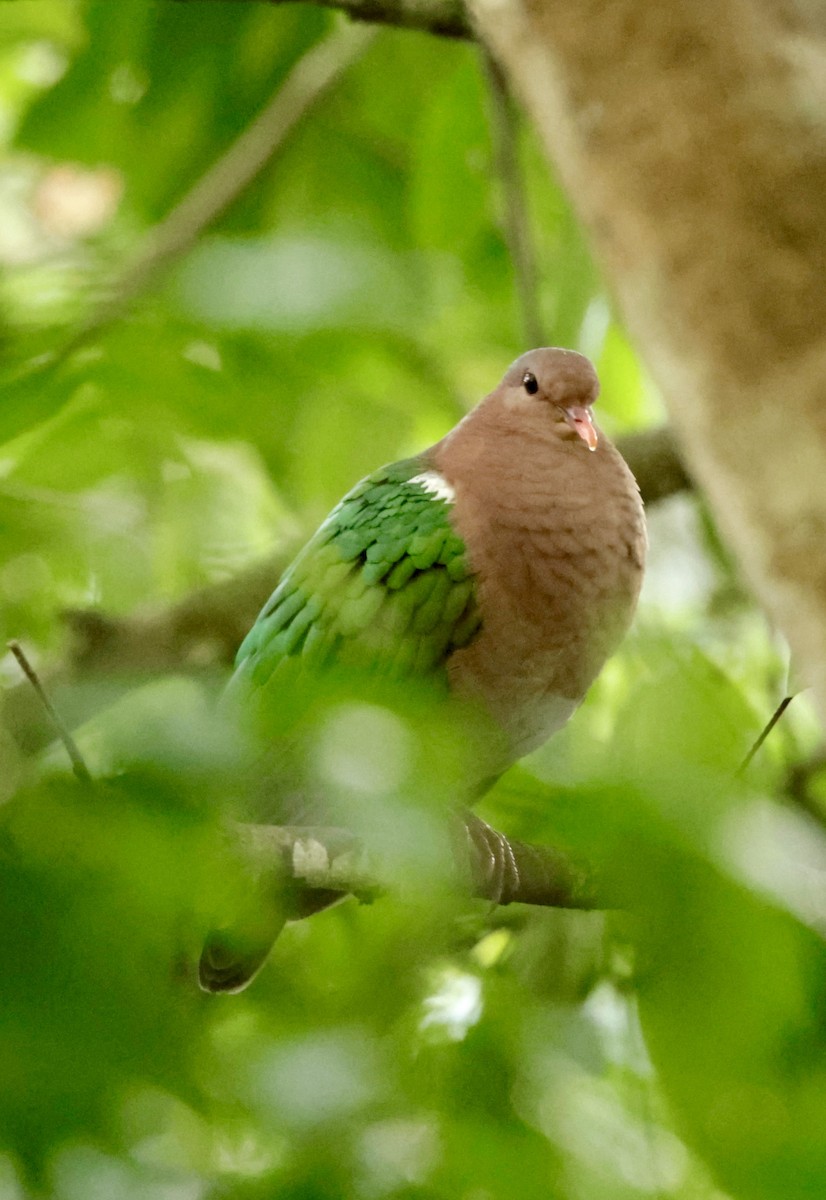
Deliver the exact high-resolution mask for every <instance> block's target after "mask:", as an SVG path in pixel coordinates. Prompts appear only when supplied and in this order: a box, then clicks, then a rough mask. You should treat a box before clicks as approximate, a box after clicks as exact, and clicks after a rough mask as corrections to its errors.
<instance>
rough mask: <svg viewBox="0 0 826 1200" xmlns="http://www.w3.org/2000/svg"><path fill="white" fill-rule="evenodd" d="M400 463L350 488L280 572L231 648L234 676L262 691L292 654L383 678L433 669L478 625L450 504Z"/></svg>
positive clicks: (412, 467)
mask: <svg viewBox="0 0 826 1200" xmlns="http://www.w3.org/2000/svg"><path fill="white" fill-rule="evenodd" d="M424 470H425V468H424V467H423V465H422V463H421V460H419V459H409V460H407V461H405V462H401V463H395V464H393V465H392V466H390V467H384V468H382V469H381V470H379V471H375V472H374V473H373V474H372V475H369V476H368V477H367V478H366V479H364V480H362V482H361V483H359V484H357V486H356V487H355V488H354V489H353V490H352V491H351V492H349V493H348V494H347V495H346V496H345V497H344V499H343V500H342V501H341V503H340V504H339V505H338V506H337V507H336V508H335V509H334V510H333V511H332V513H331V514H330V516H329V517H328V518H327V520H326V521H325V522H324V524H323V525H322V526H321V527H320V529H319V530H318V532H317V533H316V534H315V536H314V537H313V538H312V539H311V541H310V542H309V543H308V544H307V546H306V547H305V548H304V549H303V550H302V552H301V553H300V554H299V556H298V557H297V558H296V560H295V561H294V562H293V563H292V565H291V566H290V567H289V568H288V569H287V571H286V572H285V573H284V576H283V577H282V579H281V582H280V583H279V585H278V587H277V588H276V590H275V592H274V593H273V595H272V596H271V598H270V600H269V601H268V603H267V604H266V606H265V607H264V609H263V611H262V613H261V615H260V616H259V618H258V620H257V621H256V623H255V625H254V626H253V628H252V630H251V631H250V633H249V635H248V636H247V638H246V640H245V641H244V642H243V644H242V646H241V649H240V650H239V652H238V660H237V661H238V681H239V682H241V681H243V682H244V683H245V684H246V685H247V686H249V685H252V686H253V687H265V686H268V685H270V684H271V683H272V682H274V677H277V672H278V669H279V667H280V666H281V664H282V663H284V662H286V661H287V660H290V659H294V658H296V657H300V658H301V659H302V660H303V661H305V662H306V663H307V664H308V665H310V666H312V667H314V668H320V667H323V666H324V665H326V664H327V663H330V662H335V663H337V664H340V665H342V666H353V667H360V668H365V669H369V670H370V671H371V672H377V673H379V674H382V675H389V676H394V677H400V676H405V675H428V674H432V673H434V672H438V671H439V670H440V669H441V668H442V667H443V665H444V663H445V661H446V659H447V657H448V656H449V654H450V653H451V652H452V651H453V650H455V649H458V648H459V647H461V646H465V645H467V644H468V642H469V641H470V640H471V639H472V638H473V635H474V634H475V633H476V631H477V630H478V628H479V613H478V608H477V605H476V597H475V590H474V581H473V577H472V575H471V571H470V565H469V563H468V559H467V554H466V551H465V546H464V543H463V541H462V539H461V538H460V537H459V536H458V534H457V533H456V532H455V531H454V529H453V527H452V526H451V523H450V519H449V511H450V502H449V501H448V500H447V499H446V498H444V497H443V496H440V495H439V494H436V493H434V491H432V490H429V489H428V488H427V486H426V485H425V484H423V483H422V482H420V481H418V480H417V478H416V477H417V476H421V475H422V473H423V471H424Z"/></svg>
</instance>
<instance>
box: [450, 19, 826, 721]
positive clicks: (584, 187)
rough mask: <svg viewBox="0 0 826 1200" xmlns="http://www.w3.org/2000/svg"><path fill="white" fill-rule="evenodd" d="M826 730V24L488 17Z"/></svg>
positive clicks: (483, 30)
mask: <svg viewBox="0 0 826 1200" xmlns="http://www.w3.org/2000/svg"><path fill="white" fill-rule="evenodd" d="M470 8H471V12H472V15H473V18H474V20H475V22H476V25H477V27H478V29H479V31H480V34H481V36H482V37H483V38H484V40H485V41H486V42H487V43H488V45H489V46H490V48H491V50H492V52H493V53H494V55H495V56H496V57H497V58H498V60H499V61H500V63H501V64H502V66H503V68H504V70H505V71H506V72H507V74H508V76H509V78H510V81H511V85H512V87H513V88H514V90H515V91H516V92H517V94H518V95H520V96H521V99H522V101H523V103H524V105H525V107H526V109H527V111H528V113H529V115H530V116H531V118H532V120H533V122H534V124H535V125H536V127H537V128H538V130H539V132H540V134H541V136H542V138H543V139H544V142H545V145H546V148H547V150H548V152H549V154H550V155H551V157H552V159H553V161H554V162H555V164H556V166H557V168H558V170H559V173H560V175H561V177H562V179H563V182H564V183H565V185H566V187H567V190H568V192H569V193H570V195H571V196H572V198H573V201H574V203H575V205H576V206H577V208H578V210H579V214H580V217H581V219H582V221H583V222H584V224H585V226H586V228H587V230H588V231H589V234H590V237H591V242H592V246H593V248H594V251H595V254H596V256H597V259H598V261H599V263H600V265H601V267H602V270H603V272H604V274H605V277H606V279H607V280H608V282H609V285H610V286H611V287H612V288H613V290H614V292H615V295H616V297H617V299H618V301H619V304H620V306H621V309H622V312H623V315H624V318H625V321H626V322H627V325H628V327H629V330H630V331H631V334H632V337H633V338H634V339H635V341H636V343H637V345H638V347H639V349H640V351H641V352H642V354H643V357H644V358H645V360H646V362H647V363H648V365H649V367H650V369H651V371H652V373H653V375H654V377H655V379H656V381H657V383H658V384H659V386H660V388H661V389H662V392H663V395H664V398H665V401H666V403H667V405H668V408H669V410H670V413H671V416H672V419H673V423H674V425H675V427H676V429H677V431H678V433H679V435H680V437H681V439H682V442H683V445H684V450H685V453H686V457H687V459H688V462H689V466H690V468H691V471H692V474H693V475H694V477H695V478H696V479H697V481H698V482H699V484H700V485H701V486H702V487H703V488H704V489H705V491H706V492H707V494H708V496H709V499H710V501H711V503H712V505H713V508H714V511H715V515H716V517H717V519H718V521H719V525H720V528H721V530H722V531H723V533H724V536H725V537H726V538H727V540H728V541H729V543H730V545H731V547H732V548H733V550H734V552H735V553H736V555H737V557H738V558H739V561H740V563H741V564H742V566H743V568H744V571H745V573H746V574H747V576H748V578H749V579H750V580H751V583H752V585H753V587H754V589H755V592H756V594H757V596H758V598H759V599H760V600H761V601H762V602H763V604H764V605H765V608H766V610H767V611H768V613H769V614H770V615H771V617H772V618H773V619H774V620H775V621H776V623H777V625H778V626H779V627H780V629H781V630H782V631H783V632H784V633H785V634H786V636H787V637H788V640H789V642H790V643H791V646H792V650H793V652H794V654H795V657H796V659H797V660H798V661H799V664H800V667H801V669H802V671H803V673H804V675H805V678H806V680H807V682H808V683H810V684H811V685H812V686H813V687H814V689H815V698H816V702H817V704H818V707H819V710H820V714H821V717H822V718H826V15H824V11H823V9H822V8H820V7H819V6H816V5H814V4H807V3H806V0H797V2H795V0H785V2H783V0H762V2H761V0H715V2H714V3H713V4H711V3H709V2H708V0H669V2H668V3H664V4H651V3H648V2H647V0H602V2H599V0H554V3H553V4H551V3H543V0H509V3H508V4H503V3H502V2H501V0H470Z"/></svg>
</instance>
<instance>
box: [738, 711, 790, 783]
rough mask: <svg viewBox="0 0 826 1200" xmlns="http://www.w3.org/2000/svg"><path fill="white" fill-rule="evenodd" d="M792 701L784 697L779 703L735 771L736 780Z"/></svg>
mask: <svg viewBox="0 0 826 1200" xmlns="http://www.w3.org/2000/svg"><path fill="white" fill-rule="evenodd" d="M792 700H794V696H784V697H783V699H782V700H781V701H780V703H779V704H778V706H777V708H776V709H775V710H774V712H773V713H772V716H771V720H770V721H769V722H768V724H767V725H766V727H765V728H764V730H763V732H762V733H761V734H760V737H759V738H758V739H757V741H756V742H755V743H754V745H753V746H752V748H751V750H749V752H748V754H747V755H746V757H745V758H744V759H743V761H742V762H741V763H740V766H739V767H738V769H737V778H738V779H739V778H740V776H741V775H743V774H744V773H745V771H746V768H747V767H748V765H749V763H750V762H751V760H752V759H753V758H754V756H755V754H756V753H757V751H758V750H759V749H760V747H761V746H762V745H763V743H764V742H765V740H766V738H767V737H768V736H769V734H770V733H771V731H772V730H773V729H774V727H775V725H776V724H777V722H778V721H779V720H780V718H781V717H782V716H783V713H784V712H785V711H786V709H787V708H788V707H789V705H790V704H791V702H792Z"/></svg>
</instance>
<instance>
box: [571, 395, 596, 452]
mask: <svg viewBox="0 0 826 1200" xmlns="http://www.w3.org/2000/svg"><path fill="white" fill-rule="evenodd" d="M565 416H566V417H567V418H568V424H569V425H570V426H571V428H572V429H573V431H574V433H576V434H578V436H579V437H581V438H582V440H583V442H584V443H585V445H586V446H587V447H588V449H589V450H596V448H597V442H598V441H599V435H598V434H597V431H596V428H595V426H594V418H593V417H592V416H591V410H590V408H585V407H584V406H582V405H579V404H573V405H571V407H570V408H566V409H565Z"/></svg>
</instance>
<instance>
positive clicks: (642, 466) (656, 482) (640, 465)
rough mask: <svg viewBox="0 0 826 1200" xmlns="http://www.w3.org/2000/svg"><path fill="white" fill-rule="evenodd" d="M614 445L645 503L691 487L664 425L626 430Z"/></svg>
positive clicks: (692, 485)
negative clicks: (637, 430) (630, 471)
mask: <svg viewBox="0 0 826 1200" xmlns="http://www.w3.org/2000/svg"><path fill="white" fill-rule="evenodd" d="M617 448H618V449H619V450H620V451H621V452H622V456H623V458H624V459H625V461H626V462H627V463H628V465H629V467H630V468H631V470H632V471H633V473H634V478H635V479H636V481H637V483H638V484H639V485H640V493H641V494H642V498H643V502H644V503H645V504H646V506H647V507H650V506H651V505H652V504H657V503H658V501H660V500H666V499H667V498H668V497H669V496H674V495H676V493H677V492H687V491H691V490H692V488H693V487H694V484H693V481H692V479H691V476H690V475H689V474H688V472H687V471H686V469H685V466H684V465H683V460H682V458H681V457H680V454H679V451H678V450H677V444H676V442H675V441H674V435H673V434H672V432H671V430H670V429H669V428H668V427H667V426H665V425H661V426H660V427H659V429H646V430H645V432H644V433H627V434H625V436H624V437H621V438H618V439H617Z"/></svg>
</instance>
